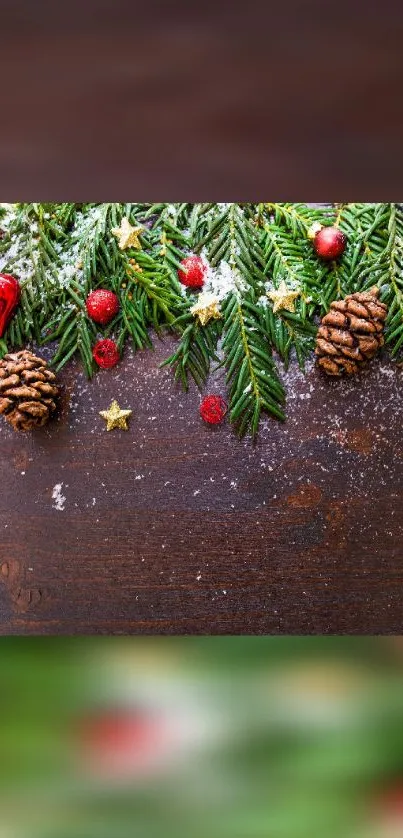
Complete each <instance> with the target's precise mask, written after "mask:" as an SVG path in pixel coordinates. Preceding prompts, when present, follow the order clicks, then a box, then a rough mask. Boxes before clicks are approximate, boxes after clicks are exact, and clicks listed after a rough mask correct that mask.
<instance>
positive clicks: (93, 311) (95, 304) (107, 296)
mask: <svg viewBox="0 0 403 838" xmlns="http://www.w3.org/2000/svg"><path fill="white" fill-rule="evenodd" d="M85 305H86V307H87V313H88V316H89V317H91V320H93V321H94V323H99V324H100V325H101V326H106V325H107V324H108V323H110V321H111V320H113V318H114V317H115V314H117V313H118V311H119V300H118V298H117V296H116V294H114V293H113V291H107V290H106V289H105V288H98V289H97V290H96V291H91V294H89V295H88V297H87V300H86V303H85Z"/></svg>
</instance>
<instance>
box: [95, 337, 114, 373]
mask: <svg viewBox="0 0 403 838" xmlns="http://www.w3.org/2000/svg"><path fill="white" fill-rule="evenodd" d="M92 357H93V358H94V361H96V363H97V364H98V366H99V367H102V369H104V370H107V369H110V367H114V366H116V364H117V363H118V361H119V350H118V348H117V346H116V343H115V341H114V340H110V339H109V338H104V339H103V340H99V341H98V342H97V343H96V344H95V346H94V348H93V350H92Z"/></svg>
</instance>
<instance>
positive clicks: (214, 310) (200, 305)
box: [190, 292, 221, 326]
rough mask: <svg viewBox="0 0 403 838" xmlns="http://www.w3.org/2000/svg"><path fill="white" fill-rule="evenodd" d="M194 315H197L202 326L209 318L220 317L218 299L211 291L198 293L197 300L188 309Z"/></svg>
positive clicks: (216, 318)
mask: <svg viewBox="0 0 403 838" xmlns="http://www.w3.org/2000/svg"><path fill="white" fill-rule="evenodd" d="M190 311H191V312H192V314H193V315H194V316H195V317H198V318H199V320H200V323H201V325H202V326H205V325H206V323H208V322H209V320H218V319H219V318H220V317H221V311H220V308H219V305H218V299H217V297H215V296H214V294H211V293H207V292H206V293H205V294H199V296H198V298H197V302H196V303H195V304H194V306H192V308H191V309H190Z"/></svg>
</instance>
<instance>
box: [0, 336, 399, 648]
mask: <svg viewBox="0 0 403 838" xmlns="http://www.w3.org/2000/svg"><path fill="white" fill-rule="evenodd" d="M173 343H174V342H173V340H171V339H170V338H167V339H165V340H164V342H163V343H161V342H159V343H157V347H156V351H155V352H151V351H149V352H142V353H138V354H137V355H136V356H134V355H133V354H132V353H131V351H127V352H126V355H125V358H124V361H123V362H122V363H121V364H120V366H119V367H117V368H116V369H115V370H112V371H105V372H102V373H99V374H98V375H97V377H96V378H95V379H94V380H93V381H92V382H87V381H86V380H85V378H84V377H83V374H82V372H81V371H80V369H79V367H78V366H75V365H74V364H73V365H70V366H69V367H68V368H67V369H66V370H65V371H63V373H62V374H61V381H62V383H63V398H62V409H61V413H60V417H59V419H58V420H57V421H54V422H53V423H52V424H51V425H49V426H48V428H46V429H43V430H41V431H38V432H36V433H35V434H27V435H22V434H16V433H15V432H14V431H12V430H11V429H10V428H9V427H8V426H7V425H6V424H5V422H3V421H2V422H1V423H0V440H1V448H2V480H1V487H0V531H1V533H2V539H1V548H0V549H1V560H0V565H1V574H0V578H1V584H0V631H1V633H2V634H8V633H13V634H15V633H24V634H32V633H35V634H57V633H63V634H65V633H66V634H73V633H81V634H84V633H108V634H120V633H140V632H141V633H178V634H181V633H188V632H191V633H261V632H262V633H283V632H284V633H311V632H320V633H328V632H332V633H333V632H337V633H344V632H348V633H355V632H357V633H363V632H369V633H382V632H401V630H402V625H403V584H402V583H403V546H402V527H403V504H402V496H403V480H402V476H403V471H402V457H403V447H402V432H401V424H402V395H401V393H402V380H401V379H402V371H401V370H400V369H399V368H398V367H397V366H396V365H392V364H391V362H390V361H389V360H388V359H386V358H382V359H380V358H378V359H377V360H376V361H375V362H374V363H373V364H372V365H371V366H370V367H369V368H368V369H367V371H366V372H365V373H363V374H362V375H361V376H360V377H359V378H357V379H356V380H354V381H344V382H329V381H328V380H326V379H324V378H323V377H322V376H321V375H320V374H319V373H318V371H317V370H316V369H315V368H313V367H311V368H310V369H309V370H308V375H307V376H306V377H304V376H303V375H302V374H301V373H300V372H299V371H298V369H297V368H296V367H295V366H292V368H291V370H290V371H289V372H288V373H287V374H286V375H285V376H284V379H285V383H286V385H287V388H288V390H289V400H288V414H287V421H286V423H285V424H280V423H278V422H276V421H274V420H270V419H265V420H264V423H263V427H262V431H261V434H260V437H259V440H258V443H257V444H256V445H255V446H253V445H252V444H251V442H250V440H248V439H246V440H243V441H241V442H240V441H238V440H237V438H236V436H235V435H234V433H233V431H232V430H231V429H230V428H229V427H228V426H227V425H224V426H222V427H219V428H211V427H206V426H205V425H204V424H203V423H202V421H201V420H200V417H199V415H198V406H199V400H200V397H199V394H198V393H197V392H196V390H194V389H191V391H190V392H189V393H188V394H182V392H181V391H180V390H178V388H177V387H176V385H175V384H174V382H173V379H172V376H171V374H170V372H169V371H168V370H166V369H163V370H161V369H160V368H159V364H160V362H161V361H162V360H163V359H164V358H165V357H166V356H167V355H168V354H169V352H170V351H171V348H172V346H173ZM42 354H46V353H42ZM210 389H211V390H213V391H216V392H222V393H224V381H223V376H222V374H219V375H218V377H217V379H216V381H212V382H210ZM112 398H117V399H118V401H119V402H120V405H121V406H122V407H130V408H132V409H133V417H132V419H131V422H130V430H129V432H127V433H125V432H123V431H113V432H110V433H107V432H106V431H105V427H104V422H103V420H102V419H101V417H100V416H99V414H98V411H99V410H102V409H104V408H107V407H108V406H109V403H110V401H111V400H112ZM57 507H60V508H57Z"/></svg>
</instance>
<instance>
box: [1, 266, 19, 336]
mask: <svg viewBox="0 0 403 838" xmlns="http://www.w3.org/2000/svg"><path fill="white" fill-rule="evenodd" d="M20 296H21V292H20V286H19V283H18V280H17V279H16V278H15V277H14V276H11V275H10V274H0V337H3V335H4V332H5V331H6V329H7V326H8V324H9V322H10V320H11V317H12V316H13V313H14V309H15V308H16V307H17V305H18V303H19V301H20Z"/></svg>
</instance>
